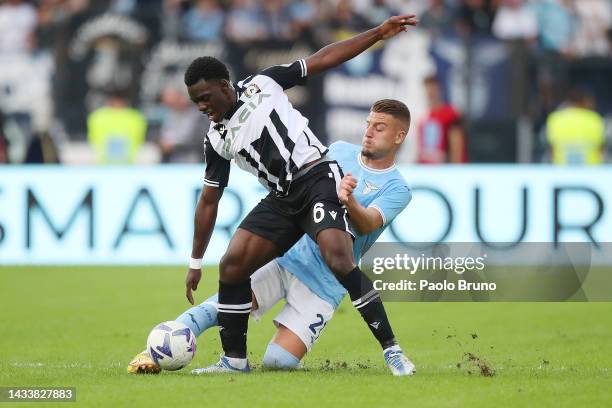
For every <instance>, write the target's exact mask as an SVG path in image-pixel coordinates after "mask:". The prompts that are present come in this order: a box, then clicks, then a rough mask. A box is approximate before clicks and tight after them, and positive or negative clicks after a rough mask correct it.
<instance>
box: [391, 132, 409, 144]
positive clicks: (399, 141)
mask: <svg viewBox="0 0 612 408" xmlns="http://www.w3.org/2000/svg"><path fill="white" fill-rule="evenodd" d="M406 134H407V132H406V131H405V130H400V131H399V132H397V133H396V134H395V140H394V143H395V144H396V145H401V144H402V143H404V139H406Z"/></svg>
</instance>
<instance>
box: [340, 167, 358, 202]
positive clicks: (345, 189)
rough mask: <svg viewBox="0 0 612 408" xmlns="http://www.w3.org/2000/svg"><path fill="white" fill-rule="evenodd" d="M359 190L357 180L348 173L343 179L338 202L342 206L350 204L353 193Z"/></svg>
mask: <svg viewBox="0 0 612 408" xmlns="http://www.w3.org/2000/svg"><path fill="white" fill-rule="evenodd" d="M356 188H357V179H356V178H355V177H353V176H352V175H351V173H347V174H346V176H344V177H342V181H340V188H339V190H338V200H340V202H341V203H342V204H346V203H348V201H349V199H350V198H351V195H352V194H353V191H354V190H355V189H356Z"/></svg>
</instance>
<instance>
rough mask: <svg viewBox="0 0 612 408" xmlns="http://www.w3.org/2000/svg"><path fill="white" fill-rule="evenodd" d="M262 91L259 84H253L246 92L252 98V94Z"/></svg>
mask: <svg viewBox="0 0 612 408" xmlns="http://www.w3.org/2000/svg"><path fill="white" fill-rule="evenodd" d="M259 92H261V89H259V87H258V86H257V84H251V85H249V86H248V87H247V89H246V90H245V91H244V94H245V95H246V96H247V97H248V98H250V97H251V96H253V95H255V94H256V93H259Z"/></svg>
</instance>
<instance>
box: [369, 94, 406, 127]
mask: <svg viewBox="0 0 612 408" xmlns="http://www.w3.org/2000/svg"><path fill="white" fill-rule="evenodd" d="M372 112H377V113H388V114H389V115H391V116H393V117H394V118H395V119H398V120H399V121H400V122H403V123H404V124H405V125H406V131H408V129H409V128H410V109H408V107H407V106H406V105H405V104H404V103H403V102H400V101H398V100H395V99H381V100H379V101H376V102H374V105H372Z"/></svg>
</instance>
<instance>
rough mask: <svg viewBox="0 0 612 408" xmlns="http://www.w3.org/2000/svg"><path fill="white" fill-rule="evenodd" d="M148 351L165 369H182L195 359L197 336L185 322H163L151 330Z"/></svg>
mask: <svg viewBox="0 0 612 408" xmlns="http://www.w3.org/2000/svg"><path fill="white" fill-rule="evenodd" d="M147 351H148V352H149V354H150V355H151V357H152V358H153V360H154V361H155V362H156V363H157V364H158V365H159V366H160V367H161V368H162V369H163V370H168V371H176V370H180V369H181V368H183V367H186V366H188V365H189V363H191V360H193V356H194V355H195V352H196V337H195V335H194V334H193V332H192V331H191V329H190V328H189V327H187V326H185V325H184V324H183V323H179V322H175V321H169V322H163V323H160V324H158V325H157V326H155V327H154V328H153V330H151V333H150V334H149V337H148V338H147Z"/></svg>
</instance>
